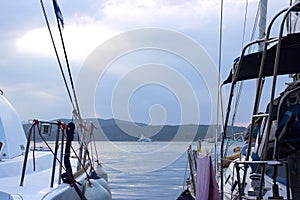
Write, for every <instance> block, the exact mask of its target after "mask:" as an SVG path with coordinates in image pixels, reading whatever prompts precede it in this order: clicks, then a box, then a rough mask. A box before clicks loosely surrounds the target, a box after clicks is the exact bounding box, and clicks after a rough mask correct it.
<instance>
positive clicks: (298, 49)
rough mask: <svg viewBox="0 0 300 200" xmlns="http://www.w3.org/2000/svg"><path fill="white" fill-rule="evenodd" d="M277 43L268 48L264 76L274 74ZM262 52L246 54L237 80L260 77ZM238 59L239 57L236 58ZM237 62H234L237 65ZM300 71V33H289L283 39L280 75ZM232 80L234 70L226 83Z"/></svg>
mask: <svg viewBox="0 0 300 200" xmlns="http://www.w3.org/2000/svg"><path fill="white" fill-rule="evenodd" d="M276 48H277V44H276V45H274V46H272V47H271V48H270V49H268V50H267V56H266V61H265V67H264V72H263V77H268V76H272V75H273V69H274V62H275V55H276ZM261 57H262V52H257V53H252V54H248V55H246V56H244V58H243V61H242V64H241V66H240V70H239V74H238V76H237V81H243V80H249V79H254V78H258V76H259V67H260V63H261ZM236 60H238V59H236ZM236 63H237V62H235V63H234V65H233V66H235V64H236ZM294 73H300V33H294V34H289V35H287V36H285V37H284V38H283V39H282V42H281V51H280V59H279V68H278V75H284V74H294ZM231 82H232V70H231V71H230V74H229V76H228V78H227V79H226V80H225V81H224V82H223V83H224V84H227V83H231Z"/></svg>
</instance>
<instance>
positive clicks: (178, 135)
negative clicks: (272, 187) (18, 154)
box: [23, 119, 245, 141]
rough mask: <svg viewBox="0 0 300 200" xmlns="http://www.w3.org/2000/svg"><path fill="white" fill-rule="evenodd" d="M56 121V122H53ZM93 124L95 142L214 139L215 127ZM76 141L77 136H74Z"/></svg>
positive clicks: (235, 129) (234, 130)
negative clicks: (94, 127)
mask: <svg viewBox="0 0 300 200" xmlns="http://www.w3.org/2000/svg"><path fill="white" fill-rule="evenodd" d="M55 121H58V120H55ZM60 121H62V122H65V123H68V122H70V121H71V120H70V119H60ZM86 121H88V122H93V123H94V125H95V126H96V127H97V128H96V129H94V136H95V140H97V141H105V140H109V141H137V140H138V138H139V137H140V136H141V135H142V134H143V135H144V136H145V137H150V138H151V139H152V140H153V141H171V140H173V141H191V140H193V139H194V140H195V141H196V140H198V139H204V138H211V137H214V136H215V134H216V125H211V126H209V125H195V124H185V125H162V126H159V125H147V124H143V123H135V122H129V121H123V120H118V119H87V120H86ZM23 127H24V130H25V132H26V134H28V131H29V128H30V125H29V124H24V125H23ZM229 129H230V130H231V131H228V132H231V133H238V132H242V131H244V130H245V127H238V126H234V127H229ZM56 132H57V128H56V127H55V126H52V129H51V134H50V135H44V137H45V139H46V140H48V141H54V140H55V135H56ZM229 137H230V135H229ZM75 139H77V135H76V136H75ZM36 140H37V141H41V138H40V137H38V136H37V137H36Z"/></svg>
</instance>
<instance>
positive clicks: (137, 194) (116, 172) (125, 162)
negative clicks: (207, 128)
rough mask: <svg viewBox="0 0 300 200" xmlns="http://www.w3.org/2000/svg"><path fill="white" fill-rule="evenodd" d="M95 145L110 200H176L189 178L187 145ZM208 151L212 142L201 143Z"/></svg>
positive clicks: (104, 143) (135, 143) (180, 143)
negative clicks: (106, 179)
mask: <svg viewBox="0 0 300 200" xmlns="http://www.w3.org/2000/svg"><path fill="white" fill-rule="evenodd" d="M192 145H193V146H194V148H195V147H196V146H197V144H196V143H194V144H192ZM96 146H97V152H98V157H99V160H100V162H101V163H102V164H103V166H104V169H105V170H106V172H107V173H108V176H109V185H110V188H111V192H112V197H113V199H114V200H125V199H126V200H150V199H151V200H153V199H158V200H174V199H175V200H176V199H177V197H178V196H179V195H180V193H181V192H182V191H183V189H184V182H185V177H186V178H187V177H188V176H189V174H188V173H189V170H188V165H187V154H186V149H187V148H188V146H189V143H185V142H145V143H139V142H97V145H96ZM211 148H213V144H212V143H202V151H203V152H206V149H207V150H210V149H211ZM93 155H94V157H95V152H94V153H93ZM94 159H95V158H94Z"/></svg>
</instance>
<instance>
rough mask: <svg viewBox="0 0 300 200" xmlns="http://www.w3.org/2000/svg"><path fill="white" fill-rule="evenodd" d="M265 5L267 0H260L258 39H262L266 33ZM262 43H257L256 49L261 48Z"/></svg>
mask: <svg viewBox="0 0 300 200" xmlns="http://www.w3.org/2000/svg"><path fill="white" fill-rule="evenodd" d="M267 7H268V0H260V8H259V11H260V13H259V16H260V17H259V22H258V29H259V30H258V40H259V39H263V38H264V37H265V35H266V24H267ZM263 45H264V43H263V42H261V43H259V44H258V50H259V51H262V50H263Z"/></svg>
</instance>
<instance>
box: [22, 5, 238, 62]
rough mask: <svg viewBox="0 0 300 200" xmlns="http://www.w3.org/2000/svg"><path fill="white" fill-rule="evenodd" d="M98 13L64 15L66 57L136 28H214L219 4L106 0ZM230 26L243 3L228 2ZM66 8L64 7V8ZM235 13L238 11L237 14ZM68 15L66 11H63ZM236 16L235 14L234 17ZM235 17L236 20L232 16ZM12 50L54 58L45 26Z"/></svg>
mask: <svg viewBox="0 0 300 200" xmlns="http://www.w3.org/2000/svg"><path fill="white" fill-rule="evenodd" d="M98 4H100V5H101V6H99V5H98V7H99V10H98V11H97V12H96V13H93V14H89V15H88V14H78V13H75V14H74V15H71V16H68V15H64V18H65V19H66V20H65V21H66V23H65V29H64V30H63V35H64V39H65V42H66V48H67V51H68V53H69V56H70V58H72V60H76V61H78V60H79V61H82V60H84V59H85V58H86V57H87V56H88V55H89V53H91V51H92V50H93V49H95V48H96V47H97V46H98V45H100V44H101V43H103V42H104V41H106V40H107V39H109V38H110V37H112V36H114V35H115V34H118V33H120V32H122V31H127V30H131V29H136V28H140V27H160V28H167V29H174V30H179V31H180V30H181V31H184V30H186V29H192V30H193V31H196V32H198V31H199V30H203V29H207V30H208V31H209V29H210V28H211V27H218V22H219V9H220V8H219V6H220V5H219V2H218V1H211V0H198V1H196V0H194V1H163V2H162V1H160V0H147V1H142V2H141V1H138V0H127V1H123V0H122V1H121V0H109V1H105V2H104V3H103V4H101V3H98ZM228 4H229V7H230V8H231V11H230V12H231V16H230V18H231V19H229V20H227V21H229V22H230V23H234V21H236V20H239V19H240V18H241V16H240V10H241V9H242V8H243V4H242V3H239V2H236V1H229V3H228ZM67 6H68V5H65V6H64V8H66V9H67ZM238 11H239V12H238ZM66 13H67V14H69V13H68V12H66ZM234 13H237V14H234ZM236 15H239V17H236ZM51 28H52V30H53V34H54V38H55V41H57V42H56V43H57V45H58V46H60V38H59V33H58V30H57V28H56V26H55V25H52V27H51ZM16 47H17V49H18V50H20V51H22V52H26V53H28V54H32V53H33V54H38V55H41V56H46V57H52V58H53V57H54V51H53V50H52V48H53V47H52V44H51V41H50V36H49V33H48V30H47V28H46V27H45V25H43V27H39V28H34V29H30V30H27V31H26V32H24V34H23V35H22V36H21V37H19V38H18V39H17V40H16Z"/></svg>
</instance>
